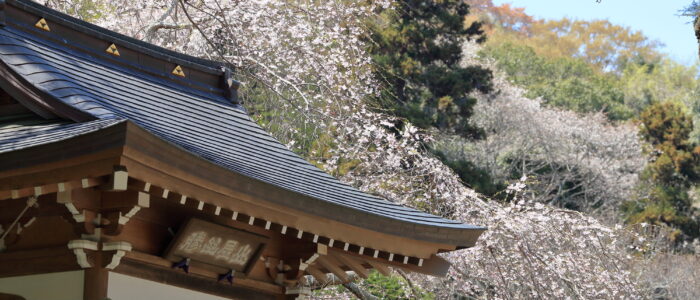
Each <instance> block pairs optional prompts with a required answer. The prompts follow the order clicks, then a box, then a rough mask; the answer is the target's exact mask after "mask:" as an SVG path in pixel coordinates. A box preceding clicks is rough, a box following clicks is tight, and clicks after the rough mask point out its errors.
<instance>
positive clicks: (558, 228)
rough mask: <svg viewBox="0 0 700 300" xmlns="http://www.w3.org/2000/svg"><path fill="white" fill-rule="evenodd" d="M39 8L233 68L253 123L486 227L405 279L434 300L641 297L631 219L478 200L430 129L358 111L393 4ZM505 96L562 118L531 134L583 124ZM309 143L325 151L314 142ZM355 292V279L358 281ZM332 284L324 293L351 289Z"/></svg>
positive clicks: (374, 186)
mask: <svg viewBox="0 0 700 300" xmlns="http://www.w3.org/2000/svg"><path fill="white" fill-rule="evenodd" d="M49 3H50V4H51V5H52V6H53V7H56V8H59V9H62V10H64V11H66V12H68V13H71V14H74V15H78V16H83V17H86V18H87V17H90V18H94V19H92V20H91V21H92V22H95V23H98V24H99V25H102V26H105V27H107V28H110V29H113V30H117V31H119V32H122V33H124V34H127V35H130V36H134V37H136V38H139V39H144V40H147V41H150V42H151V43H155V44H158V45H161V46H164V47H167V48H170V49H173V50H176V51H180V52H184V53H188V54H192V55H195V56H200V57H205V58H210V59H214V60H219V61H221V62H222V63H229V64H231V65H232V66H233V67H234V68H235V70H236V76H237V78H238V79H239V80H241V81H242V82H243V90H242V94H243V95H244V96H243V97H244V105H245V106H246V107H247V108H248V109H250V110H251V111H252V113H253V114H254V117H256V119H257V120H258V121H259V123H260V124H261V125H262V126H264V127H265V128H266V129H268V130H269V131H270V132H271V133H272V134H273V135H274V136H275V137H277V138H278V139H280V140H282V141H284V142H285V143H287V144H288V145H289V146H291V147H292V148H293V149H295V150H297V151H299V152H300V153H304V154H306V155H307V158H308V159H310V160H312V161H314V162H315V163H316V164H317V165H318V166H320V167H322V168H323V169H325V170H326V171H328V172H331V173H333V174H336V175H337V176H338V177H339V178H340V179H341V180H343V181H345V182H347V183H349V184H352V185H354V186H355V187H357V188H359V189H361V190H363V191H366V192H370V193H374V194H378V195H381V196H383V197H385V198H387V199H389V200H390V201H395V202H398V203H402V204H405V205H410V206H414V207H417V208H419V209H422V210H426V211H429V212H432V213H436V214H440V215H443V216H446V217H450V218H455V219H458V220H460V221H463V222H466V223H470V224H478V225H483V226H487V227H488V231H486V233H485V234H483V236H482V237H481V238H480V239H479V241H478V243H477V245H476V247H473V248H471V249H466V250H461V251H455V252H452V253H450V254H447V255H446V256H445V257H446V258H447V259H448V260H450V262H452V264H453V268H452V269H451V271H450V273H449V275H448V276H447V277H446V278H444V279H440V278H431V277H425V276H419V275H410V276H407V278H408V279H409V280H410V282H412V283H413V284H416V285H419V286H421V287H422V288H423V289H424V290H427V291H430V292H432V293H434V294H435V295H436V296H437V297H438V298H444V297H452V296H459V295H462V296H470V297H484V298H532V297H540V298H567V297H570V298H638V297H641V296H642V295H643V293H644V292H645V286H644V285H642V284H641V282H640V281H637V280H635V278H636V277H635V276H636V273H635V272H633V268H632V267H631V266H632V265H633V264H634V263H635V262H636V261H637V260H641V259H644V258H645V257H647V256H649V255H650V254H649V253H651V252H650V249H653V247H652V246H651V245H650V243H649V240H648V239H647V240H644V239H643V238H642V237H641V236H639V235H637V234H635V233H634V232H633V231H631V230H629V228H623V227H620V226H618V227H608V226H605V225H603V224H601V223H600V222H598V221H597V220H595V219H593V218H591V217H587V216H585V215H583V214H581V213H579V212H574V211H570V210H566V209H560V208H556V207H553V206H550V205H546V204H542V203H540V202H535V201H533V197H530V196H527V195H529V194H530V193H534V192H539V190H540V189H541V188H540V187H539V186H538V185H537V184H532V183H531V182H528V181H525V182H519V184H515V185H513V186H512V187H511V188H510V189H509V191H510V193H511V194H510V195H511V196H510V201H509V202H508V203H505V204H504V203H501V202H497V201H493V200H490V199H486V198H484V197H483V196H481V195H479V194H477V193H476V192H475V191H473V190H472V189H470V188H468V187H466V186H465V185H464V184H463V183H462V182H461V181H460V180H459V178H458V177H457V176H456V175H455V173H454V172H453V171H452V170H451V169H450V168H449V167H447V166H445V165H444V164H443V163H441V162H440V160H438V159H437V158H435V157H434V156H432V155H430V154H429V152H428V151H426V150H425V149H424V146H423V145H425V144H427V143H432V142H433V141H434V140H435V138H434V137H433V136H434V134H433V133H430V132H423V131H420V130H418V129H416V128H415V127H413V126H411V125H410V124H408V125H406V126H402V127H401V128H396V127H394V124H396V122H395V121H396V120H394V119H392V118H390V117H388V116H386V115H384V114H382V113H379V112H376V111H372V110H370V109H368V108H367V107H366V105H365V103H366V102H365V101H366V99H367V98H368V97H374V96H376V95H377V91H378V86H377V81H376V80H375V78H373V77H372V72H371V59H370V57H369V55H368V53H367V52H366V51H365V50H366V49H367V48H366V45H365V42H364V41H363V39H362V38H361V37H363V36H364V35H365V34H366V28H365V26H364V25H363V22H365V21H366V20H368V18H369V17H371V16H372V14H373V13H374V12H375V11H376V10H375V8H377V7H379V6H381V7H384V8H388V7H391V4H392V2H391V1H390V0H386V1H369V2H359V1H357V2H356V1H342V0H329V1H283V0H268V1H262V0H250V1H217V0H199V1H180V0H160V1H148V2H142V1H125V0H121V1H119V0H118V1H104V0H89V1H85V0H82V1H81V0H49ZM477 50H478V49H472V50H469V49H467V50H466V51H477ZM470 63H472V62H470ZM473 63H479V62H473ZM488 67H489V68H490V67H491V66H488ZM509 89H514V88H513V87H512V86H510V85H507V84H506V83H502V85H501V90H502V93H503V94H502V95H501V96H493V95H492V96H491V97H496V98H497V97H503V99H504V100H502V102H503V101H505V100H506V99H508V98H507V97H509V96H507V95H511V94H510V92H508V90H509ZM512 95H515V96H514V97H515V99H512V100H514V101H516V100H517V101H520V100H522V101H520V102H518V103H517V104H515V103H514V104H513V105H521V106H522V107H523V109H524V110H527V111H529V113H530V114H532V116H535V115H542V116H544V117H547V118H549V119H550V120H553V121H556V122H559V123H554V124H552V126H566V128H564V129H557V130H554V129H548V128H547V127H546V126H544V125H537V126H538V128H539V129H538V130H542V131H544V132H547V130H550V131H552V133H551V135H552V136H556V137H559V138H561V139H564V138H565V137H566V136H573V135H576V134H578V135H583V134H585V133H586V128H588V127H583V126H584V125H583V122H585V120H587V119H581V120H578V119H577V120H574V121H569V120H566V119H565V117H559V118H557V115H556V112H553V113H549V112H542V111H540V110H539V109H538V108H537V107H536V105H535V102H533V100H530V101H529V102H528V101H526V100H525V99H522V97H520V96H519V95H518V94H517V93H512ZM484 97H487V96H484ZM493 101H501V100H498V99H495V100H493ZM499 103H500V102H499ZM483 105H484V106H483V107H482V109H481V110H483V112H484V113H483V114H482V117H481V119H480V120H481V121H480V122H481V124H482V126H486V125H488V118H489V117H490V116H493V115H489V113H488V112H487V110H488V109H489V106H488V104H483ZM499 109H500V108H499ZM503 109H505V108H503ZM513 109H517V108H516V107H514V108H513ZM562 114H564V113H562ZM564 116H567V115H566V114H564ZM591 118H593V121H595V120H596V119H595V117H591ZM509 122H510V123H509V124H506V125H504V126H505V127H504V128H498V130H500V131H499V132H500V133H501V134H510V135H511V136H513V137H517V136H516V133H517V132H516V130H515V128H516V126H517V124H525V123H524V122H525V120H522V121H518V120H517V119H515V120H511V121H509ZM518 122H520V123H518ZM593 128H594V129H595V130H603V128H605V125H603V124H601V123H596V125H594V126H593ZM524 134H526V135H527V136H532V134H534V133H524ZM548 134H550V133H548ZM593 134H602V133H599V132H594V133H593ZM623 136H624V137H625V138H631V137H627V136H626V135H624V134H623ZM616 137H617V136H616V135H613V136H600V137H597V138H595V139H587V138H580V141H579V142H577V143H570V144H567V145H566V146H567V148H566V150H563V151H572V153H570V154H567V153H564V152H562V153H561V154H560V155H561V157H551V159H562V160H566V159H569V160H573V161H575V162H576V163H575V164H572V166H580V167H584V165H585V164H586V163H592V164H593V163H595V164H601V165H602V164H608V163H610V162H613V163H618V160H621V159H622V158H619V157H616V156H614V155H612V156H610V157H612V158H610V159H608V158H605V159H601V160H596V159H594V158H590V157H587V158H584V159H581V158H577V156H585V155H586V153H589V152H590V151H588V150H584V151H579V150H577V149H576V147H578V146H585V147H591V148H595V147H603V148H605V147H613V148H614V147H617V146H616V145H613V144H610V143H606V142H601V141H599V140H598V139H605V138H616ZM521 139H524V138H522V137H521ZM293 141H304V142H302V143H298V144H293ZM319 143H321V144H323V145H325V147H320V146H315V145H318V144H319ZM522 144H523V145H528V146H530V147H540V148H543V147H544V146H542V145H537V144H536V143H534V142H533V143H529V144H526V143H525V142H524V141H523V143H522ZM550 145H551V144H550ZM543 149H546V148H543ZM614 149H618V148H614ZM614 149H611V150H610V151H612V150H614ZM630 149H635V148H634V147H631V148H630ZM604 151H607V150H604ZM541 157H546V156H541ZM349 162H351V163H349ZM606 167H607V166H599V168H606ZM613 168H620V167H619V166H613ZM606 172H607V171H606ZM606 172H599V173H600V174H599V175H598V176H599V177H600V178H593V177H591V179H590V182H585V184H586V186H590V187H591V190H592V191H593V190H596V191H597V190H600V189H601V188H600V187H596V185H597V184H608V183H607V182H608V181H606V180H608V179H607V177H605V176H613V177H614V176H617V174H618V173H616V172H614V171H611V172H608V173H606ZM528 174H529V173H528ZM552 178H554V176H552ZM541 184H547V183H541ZM596 193H600V192H596ZM586 195H588V194H586ZM354 287H359V288H362V287H363V283H361V282H360V283H358V284H357V285H356V286H354ZM329 292H331V293H334V295H333V297H334V298H338V297H349V295H350V294H349V293H345V294H342V293H341V294H342V295H341V294H338V293H340V292H338V291H329Z"/></svg>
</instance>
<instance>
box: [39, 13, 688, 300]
mask: <svg viewBox="0 0 700 300" xmlns="http://www.w3.org/2000/svg"><path fill="white" fill-rule="evenodd" d="M591 1H593V0H591ZM137 2H138V3H137ZM48 3H49V4H50V5H52V6H53V7H55V8H58V9H61V10H63V11H65V12H67V13H69V14H73V15H76V16H79V17H81V18H83V19H86V20H88V21H91V22H95V23H97V24H99V25H101V26H105V27H108V28H110V29H113V30H116V31H119V32H121V33H124V34H126V35H129V36H134V37H136V38H139V39H143V40H146V41H149V42H152V43H156V44H158V45H161V46H164V47H167V48H170V49H173V50H176V51H180V52H184V53H188V54H191V55H195V56H201V57H205V58H209V59H213V60H218V61H221V62H222V63H226V64H230V65H231V66H233V67H234V69H235V71H236V76H237V79H238V80H240V81H242V82H243V85H242V90H241V94H242V99H243V104H244V106H245V107H246V108H247V109H248V110H249V111H250V113H251V115H252V117H253V118H254V119H255V120H256V121H257V122H258V123H259V124H260V125H262V126H263V127H264V128H265V129H267V130H268V131H269V132H270V133H271V134H272V135H273V136H275V137H276V138H277V139H279V140H280V141H282V142H283V143H285V144H287V146H288V147H290V148H291V149H293V150H294V151H295V152H297V153H299V154H300V155H302V156H304V157H305V158H306V159H307V160H309V161H311V162H312V163H314V164H316V165H317V166H319V167H321V168H322V169H324V170H325V171H327V172H329V173H331V174H333V175H335V176H337V177H338V178H340V179H341V180H342V181H344V182H347V183H349V184H351V185H353V186H355V187H357V188H358V189H360V190H363V191H366V192H369V193H373V194H376V195H380V196H382V197H385V198H387V199H389V200H390V201H394V202H397V203H401V204H405V205H409V206H413V207H416V208H418V209H421V210H425V211H428V212H431V213H434V214H439V215H442V216H445V217H448V218H453V219H457V220H460V221H463V222H465V223H470V224H477V225H482V226H486V227H488V231H486V232H485V233H484V234H483V236H482V237H481V238H480V240H479V242H478V243H477V245H476V246H475V247H473V248H470V249H465V250H460V251H455V252H451V253H448V254H445V258H447V259H448V260H449V261H450V262H451V263H452V264H453V268H452V269H451V270H450V272H449V274H448V276H447V277H446V278H432V277H426V276H420V275H415V274H403V273H401V272H398V273H396V274H395V275H394V276H390V277H384V276H381V275H379V274H373V275H372V276H371V277H370V278H369V279H368V280H365V281H361V282H356V283H351V284H347V285H345V287H333V288H324V289H320V290H318V291H317V292H316V295H315V297H316V298H327V299H338V298H352V297H361V298H368V299H369V298H373V297H379V298H387V299H406V298H412V299H413V298H421V299H433V298H435V299H531V298H542V299H552V298H554V299H560V298H576V299H601V298H604V299H607V298H652V297H666V298H700V288H698V284H697V283H698V277H699V276H698V274H697V270H698V268H697V267H694V266H698V265H700V262H698V261H699V260H698V254H697V253H698V252H699V251H700V242H699V241H698V238H699V237H698V235H699V232H700V230H699V228H698V223H699V217H698V202H699V201H698V197H699V195H700V193H699V190H698V184H699V182H700V169H699V166H700V147H698V145H699V142H700V128H698V127H700V126H695V123H697V122H700V101H699V100H698V94H697V93H698V88H699V82H698V78H697V76H698V66H697V65H693V66H686V65H682V64H678V63H677V62H675V61H673V60H671V59H669V58H668V57H667V56H666V55H665V54H664V53H662V52H661V51H660V48H659V45H658V43H656V42H654V41H650V40H649V39H648V38H646V37H644V35H643V34H641V33H639V32H633V31H631V30H630V29H628V28H625V27H621V26H617V25H615V24H611V23H609V22H607V21H600V20H591V21H586V20H569V19H562V20H551V21H545V20H538V19H536V18H533V17H532V16H529V15H527V14H525V13H524V11H523V10H522V9H518V8H513V7H511V6H508V5H503V6H495V5H493V3H492V2H491V1H490V0H470V1H467V2H466V3H465V2H462V1H456V0H442V1H413V0H402V1H392V0H380V1H367V2H365V1H344V0H330V1H286V0H269V1H228V2H227V1H214V0H200V1H178V0H152V1H126V0H118V1H105V0H60V1H59V0H49V1H48ZM689 26H690V25H689ZM689 38H693V37H689ZM662 271H663V272H662ZM358 291H360V292H358ZM666 298H663V299H666Z"/></svg>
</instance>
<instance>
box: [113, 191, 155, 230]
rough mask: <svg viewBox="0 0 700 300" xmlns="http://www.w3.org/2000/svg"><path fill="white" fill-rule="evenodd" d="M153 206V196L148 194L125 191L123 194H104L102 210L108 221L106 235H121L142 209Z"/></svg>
mask: <svg viewBox="0 0 700 300" xmlns="http://www.w3.org/2000/svg"><path fill="white" fill-rule="evenodd" d="M150 206H151V195H149V194H148V193H146V192H141V191H132V190H125V191H121V192H104V193H103V194H102V209H103V211H104V217H105V218H106V219H107V220H108V221H107V222H106V223H107V224H106V226H105V228H104V229H105V230H104V233H105V234H107V235H119V234H120V233H121V231H122V228H123V227H124V226H125V225H126V224H127V223H128V222H129V220H131V218H133V217H134V216H135V215H136V214H137V213H138V212H139V211H140V210H141V209H142V208H147V207H150Z"/></svg>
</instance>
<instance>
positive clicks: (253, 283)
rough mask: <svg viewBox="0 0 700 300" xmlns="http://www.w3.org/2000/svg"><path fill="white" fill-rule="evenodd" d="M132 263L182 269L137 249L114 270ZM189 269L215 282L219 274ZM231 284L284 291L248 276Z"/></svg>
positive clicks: (273, 291) (198, 268)
mask: <svg viewBox="0 0 700 300" xmlns="http://www.w3.org/2000/svg"><path fill="white" fill-rule="evenodd" d="M133 263H137V264H141V265H144V268H150V269H157V270H159V271H158V272H174V273H181V272H182V270H179V269H178V270H175V269H172V268H171V266H172V264H173V263H172V262H171V261H169V260H166V259H164V258H162V257H159V256H154V255H150V254H146V253H143V252H138V251H131V252H127V253H126V255H124V257H123V258H122V261H121V263H120V264H119V266H117V267H116V268H115V269H114V271H115V272H117V273H122V272H121V270H123V266H124V265H132V266H133ZM189 271H190V272H189V273H190V275H193V276H199V277H204V278H207V279H208V280H211V281H213V282H214V283H216V282H217V280H218V276H219V274H217V273H215V272H212V271H210V270H207V269H205V268H200V267H197V266H190V269H189ZM125 274H126V273H125ZM237 274H238V273H237ZM129 275H130V274H129ZM186 275H187V274H186ZM133 276H136V277H141V276H139V275H138V274H136V275H133ZM142 278H144V279H149V278H145V277H142ZM151 280H153V279H151ZM222 284H223V283H222ZM226 285H228V283H226ZM233 285H234V286H239V287H243V288H246V289H254V290H258V291H263V292H266V293H270V294H283V293H284V288H283V287H281V286H278V285H275V284H272V283H268V282H263V281H258V280H254V279H250V278H244V277H242V276H239V277H236V278H234V280H233Z"/></svg>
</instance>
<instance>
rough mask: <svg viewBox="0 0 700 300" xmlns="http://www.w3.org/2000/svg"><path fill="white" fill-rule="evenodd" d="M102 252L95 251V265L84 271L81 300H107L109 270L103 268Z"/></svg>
mask: <svg viewBox="0 0 700 300" xmlns="http://www.w3.org/2000/svg"><path fill="white" fill-rule="evenodd" d="M103 256H104V255H103V254H102V251H95V265H94V266H93V267H91V268H87V269H85V275H84V276H85V282H84V286H83V300H105V299H107V281H108V279H109V270H107V269H105V268H104V267H103V266H104V264H103V263H102V262H103Z"/></svg>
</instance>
